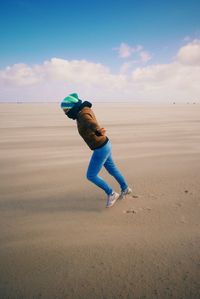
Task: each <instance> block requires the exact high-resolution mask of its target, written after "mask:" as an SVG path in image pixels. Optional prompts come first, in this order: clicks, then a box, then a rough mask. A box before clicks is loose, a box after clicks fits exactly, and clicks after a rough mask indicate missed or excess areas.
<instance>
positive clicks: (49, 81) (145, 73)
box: [0, 40, 200, 102]
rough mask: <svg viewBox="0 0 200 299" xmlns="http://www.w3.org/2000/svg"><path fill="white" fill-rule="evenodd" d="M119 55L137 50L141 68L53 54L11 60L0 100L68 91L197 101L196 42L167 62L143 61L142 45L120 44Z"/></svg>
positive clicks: (0, 75) (47, 97)
mask: <svg viewBox="0 0 200 299" xmlns="http://www.w3.org/2000/svg"><path fill="white" fill-rule="evenodd" d="M117 51H118V54H119V55H120V56H121V58H123V60H124V59H127V58H131V57H132V55H134V54H135V53H137V55H138V56H139V57H140V66H138V64H137V65H136V64H135V62H134V61H132V60H130V61H128V60H127V61H125V62H124V61H123V63H122V66H121V69H120V71H119V72H118V73H113V72H111V70H110V69H109V68H108V67H107V66H105V65H103V64H100V63H93V62H90V61H86V60H71V61H69V60H65V59H60V58H52V59H50V60H47V61H44V62H43V63H42V64H38V65H32V66H31V65H27V64H21V63H20V64H14V65H12V66H8V67H6V68H5V69H2V70H0V89H1V93H0V100H1V101H9V100H14V101H16V100H22V101H34V100H35V101H43V100H44V101H59V100H60V99H62V98H63V97H64V96H65V95H66V94H68V93H70V92H74V91H76V92H78V93H79V94H80V96H81V97H82V98H88V99H91V100H94V101H95V100H97V101H101V100H102V101H106V100H108V101H124V100H138V101H143V100H144V101H163V102H164V101H167V102H169V101H183V102H185V101H200V84H199V79H200V40H194V41H191V42H189V43H187V44H186V45H184V46H183V47H181V48H180V49H179V50H178V52H177V55H176V57H175V59H174V60H173V61H172V62H171V63H168V64H152V65H145V63H147V62H148V61H149V60H150V59H151V55H150V53H148V52H147V51H146V50H144V48H143V47H142V46H139V45H138V46H135V47H130V46H129V45H127V44H125V43H122V44H121V45H120V47H119V48H118V50H117Z"/></svg>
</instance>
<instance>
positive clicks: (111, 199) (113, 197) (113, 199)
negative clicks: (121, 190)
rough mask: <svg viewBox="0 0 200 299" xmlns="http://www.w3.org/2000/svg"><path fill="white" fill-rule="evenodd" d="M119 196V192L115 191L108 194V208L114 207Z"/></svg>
mask: <svg viewBox="0 0 200 299" xmlns="http://www.w3.org/2000/svg"><path fill="white" fill-rule="evenodd" d="M118 198H119V194H118V193H117V192H113V193H112V194H110V195H108V198H107V202H106V208H110V207H112V206H113V205H114V204H115V202H116V201H117V199H118Z"/></svg>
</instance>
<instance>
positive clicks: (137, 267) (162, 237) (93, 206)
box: [0, 103, 200, 299]
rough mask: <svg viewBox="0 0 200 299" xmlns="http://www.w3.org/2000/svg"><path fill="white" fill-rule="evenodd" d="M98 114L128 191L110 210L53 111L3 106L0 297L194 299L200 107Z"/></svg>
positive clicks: (97, 108) (82, 150)
mask: <svg viewBox="0 0 200 299" xmlns="http://www.w3.org/2000/svg"><path fill="white" fill-rule="evenodd" d="M93 110H94V112H95V114H96V116H97V119H98V121H99V123H100V124H101V125H102V126H103V127H105V128H106V129H107V135H108V137H109V138H110V140H111V142H112V148H113V157H114V159H115V161H116V163H117V165H118V167H119V169H120V170H121V172H122V173H123V174H124V176H125V178H126V179H127V181H128V182H129V185H130V186H131V187H132V188H133V194H132V195H131V196H128V197H127V198H126V199H125V200H123V201H120V200H118V201H117V203H116V204H115V206H113V207H112V208H110V209H106V208H105V203H106V197H105V195H104V192H103V191H102V190H101V189H98V188H97V187H96V186H95V185H93V184H92V183H90V182H89V181H87V179H86V175H85V174H86V170H87V166H88V162H89V159H90V156H91V153H92V152H91V151H90V149H89V148H88V147H87V145H86V144H85V143H84V141H83V140H82V139H81V138H80V136H79V135H78V132H77V129H76V124H75V122H74V121H72V120H70V119H68V118H66V117H65V115H64V113H63V112H62V111H61V110H60V108H59V105H58V104H55V103H54V104H53V103H51V104H50V103H49V104H48V103H46V104H1V105H0V136H1V138H0V298H1V299H5V298H9V299H10V298H19V299H23V298H25V299H29V298H34V299H35V298H47V299H51V298H52V299H56V298H60V299H64V298H69V299H74V298H75V299H78V298H80V299H90V298H92V299H95V298H101V299H111V298H117V299H118V298H130V299H133V298H136V299H140V298H153V299H154V298H159V299H166V298H177V299H184V298H185V299H189V298H190V299H193V298H196V299H197V298H198V299H199V298H200V134H199V132H200V105H198V104H197V105H184V104H177V105H172V104H168V105H164V104H152V105H150V104H144V105H143V104H131V103H124V104H114V103H113V104H111V103H110V104H98V103H96V104H95V103H94V104H93ZM101 175H102V176H103V177H104V178H105V179H106V180H107V181H108V182H109V183H110V184H111V185H112V186H113V187H114V188H115V190H116V191H118V192H119V191H120V190H119V187H118V185H117V183H116V182H115V181H114V179H113V178H112V177H110V176H109V175H108V174H107V173H106V171H105V170H103V171H102V172H101Z"/></svg>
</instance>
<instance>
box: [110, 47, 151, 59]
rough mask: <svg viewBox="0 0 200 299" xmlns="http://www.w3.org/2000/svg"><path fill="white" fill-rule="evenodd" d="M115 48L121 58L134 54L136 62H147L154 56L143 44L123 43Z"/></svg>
mask: <svg viewBox="0 0 200 299" xmlns="http://www.w3.org/2000/svg"><path fill="white" fill-rule="evenodd" d="M114 50H115V51H117V52H118V54H119V57H121V58H126V59H127V58H131V57H132V56H134V58H135V59H134V63H140V62H142V63H147V62H148V61H149V60H151V58H152V56H151V54H150V53H149V52H148V51H146V50H144V48H143V46H141V45H136V46H130V45H128V44H126V43H121V44H120V46H119V47H118V48H114Z"/></svg>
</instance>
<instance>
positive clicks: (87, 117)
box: [81, 113, 101, 135]
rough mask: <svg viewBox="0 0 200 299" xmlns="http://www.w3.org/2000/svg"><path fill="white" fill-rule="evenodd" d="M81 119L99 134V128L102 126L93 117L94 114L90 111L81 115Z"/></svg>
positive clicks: (87, 126)
mask: <svg viewBox="0 0 200 299" xmlns="http://www.w3.org/2000/svg"><path fill="white" fill-rule="evenodd" d="M81 121H82V122H83V123H84V126H85V127H86V128H88V129H90V130H91V131H93V132H94V133H95V134H97V135H98V132H97V131H98V130H99V129H100V126H99V125H98V123H97V122H96V121H95V120H94V119H93V117H92V115H91V114H89V113H85V114H84V115H82V117H81ZM100 135H101V134H100Z"/></svg>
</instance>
